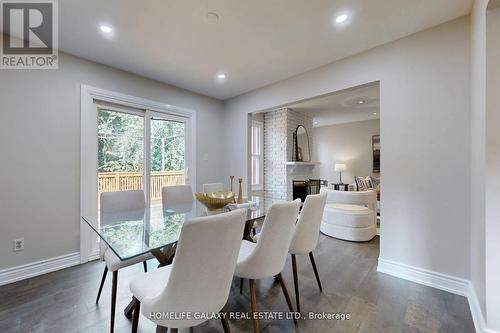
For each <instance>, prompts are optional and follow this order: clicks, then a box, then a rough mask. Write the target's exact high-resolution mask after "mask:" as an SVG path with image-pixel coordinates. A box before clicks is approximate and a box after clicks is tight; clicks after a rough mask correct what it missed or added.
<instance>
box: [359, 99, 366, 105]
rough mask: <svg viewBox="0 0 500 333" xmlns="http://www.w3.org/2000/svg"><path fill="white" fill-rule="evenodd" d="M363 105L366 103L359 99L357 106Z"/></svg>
mask: <svg viewBox="0 0 500 333" xmlns="http://www.w3.org/2000/svg"><path fill="white" fill-rule="evenodd" d="M365 103H366V101H365V100H364V99H360V100H359V101H358V104H365Z"/></svg>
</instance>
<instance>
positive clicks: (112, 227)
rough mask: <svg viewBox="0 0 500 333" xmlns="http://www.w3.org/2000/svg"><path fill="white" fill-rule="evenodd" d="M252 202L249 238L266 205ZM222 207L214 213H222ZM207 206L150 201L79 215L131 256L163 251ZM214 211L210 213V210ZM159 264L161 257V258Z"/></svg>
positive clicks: (258, 200) (246, 233)
mask: <svg viewBox="0 0 500 333" xmlns="http://www.w3.org/2000/svg"><path fill="white" fill-rule="evenodd" d="M251 200H252V201H253V202H255V203H256V205H255V206H251V207H247V217H246V222H247V223H246V226H245V231H244V233H243V235H242V237H243V238H244V239H249V238H250V232H251V228H252V226H253V222H254V221H256V220H259V219H261V218H263V217H265V213H266V207H265V205H264V200H263V198H262V197H252V198H251ZM227 211H229V209H227V208H224V209H223V210H222V211H220V212H217V213H224V212H227ZM208 214H209V212H208V211H207V210H206V208H205V207H204V206H203V205H202V204H201V203H199V202H198V201H196V200H194V201H193V202H192V203H187V204H180V205H172V206H168V207H162V206H161V204H159V205H152V206H151V207H150V208H146V209H140V210H128V211H120V212H116V213H108V214H103V213H101V214H97V215H95V216H92V215H90V216H82V219H83V220H84V221H85V222H86V223H87V224H88V225H89V227H90V228H91V229H92V230H93V231H94V232H95V233H96V234H97V235H98V236H99V237H100V239H101V241H103V242H104V243H105V244H106V245H107V246H108V247H109V248H110V249H111V250H112V251H113V252H114V253H115V254H116V255H117V256H118V258H119V259H120V260H127V259H131V258H134V257H137V256H140V255H143V254H146V253H148V252H151V253H153V254H154V255H155V256H157V255H160V258H158V259H159V260H160V259H161V260H163V259H164V258H163V256H161V253H163V254H165V249H168V248H170V247H171V246H172V245H175V244H176V243H177V241H178V240H179V235H180V232H181V228H182V225H183V223H184V222H185V221H187V220H189V219H192V218H195V217H200V216H207V215H208ZM212 214H213V213H212ZM160 264H164V263H162V261H160Z"/></svg>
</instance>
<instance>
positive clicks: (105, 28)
mask: <svg viewBox="0 0 500 333" xmlns="http://www.w3.org/2000/svg"><path fill="white" fill-rule="evenodd" d="M99 29H100V30H101V31H102V32H104V33H106V34H109V33H112V32H113V28H111V27H110V26H109V25H105V24H102V25H101V26H100V27H99Z"/></svg>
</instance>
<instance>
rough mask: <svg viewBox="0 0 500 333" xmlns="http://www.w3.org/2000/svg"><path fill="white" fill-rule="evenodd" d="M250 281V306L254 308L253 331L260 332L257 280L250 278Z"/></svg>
mask: <svg viewBox="0 0 500 333" xmlns="http://www.w3.org/2000/svg"><path fill="white" fill-rule="evenodd" d="M248 281H249V282H250V306H251V309H252V320H253V331H254V333H258V332H259V320H258V319H257V317H256V312H257V295H256V294H255V280H252V279H249V280H248Z"/></svg>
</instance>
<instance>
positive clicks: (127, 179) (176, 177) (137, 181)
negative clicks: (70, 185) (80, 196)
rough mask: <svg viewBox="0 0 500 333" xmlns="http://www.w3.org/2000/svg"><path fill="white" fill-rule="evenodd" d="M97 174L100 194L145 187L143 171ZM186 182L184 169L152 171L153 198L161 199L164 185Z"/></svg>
mask: <svg viewBox="0 0 500 333" xmlns="http://www.w3.org/2000/svg"><path fill="white" fill-rule="evenodd" d="M97 175H98V177H97V178H98V181H99V194H101V193H102V192H114V191H127V190H139V189H142V188H144V182H143V174H142V172H99V173H98V174H97ZM184 183H185V179H184V171H153V172H151V199H152V200H157V199H161V189H162V188H163V187H164V186H172V185H182V184H184Z"/></svg>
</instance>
